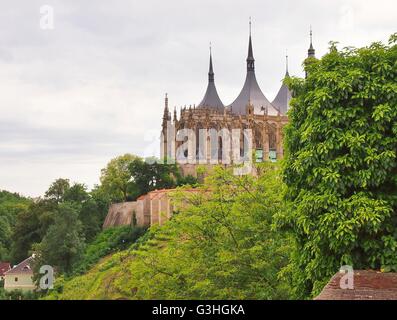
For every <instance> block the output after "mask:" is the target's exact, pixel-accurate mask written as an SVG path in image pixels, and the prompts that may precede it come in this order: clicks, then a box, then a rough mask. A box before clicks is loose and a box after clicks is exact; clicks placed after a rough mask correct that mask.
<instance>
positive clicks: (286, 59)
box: [285, 50, 289, 77]
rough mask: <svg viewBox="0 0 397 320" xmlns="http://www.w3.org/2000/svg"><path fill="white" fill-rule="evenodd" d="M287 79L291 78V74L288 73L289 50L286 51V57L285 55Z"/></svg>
mask: <svg viewBox="0 0 397 320" xmlns="http://www.w3.org/2000/svg"><path fill="white" fill-rule="evenodd" d="M285 77H289V72H288V50H287V51H286V55H285Z"/></svg>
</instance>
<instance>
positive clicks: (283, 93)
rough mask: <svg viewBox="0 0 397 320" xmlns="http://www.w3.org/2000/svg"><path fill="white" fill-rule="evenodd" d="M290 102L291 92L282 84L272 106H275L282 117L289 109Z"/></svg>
mask: <svg viewBox="0 0 397 320" xmlns="http://www.w3.org/2000/svg"><path fill="white" fill-rule="evenodd" d="M290 100H291V92H290V91H289V89H288V87H287V86H286V85H285V84H284V83H283V84H282V85H281V88H280V90H279V91H278V93H277V95H276V97H275V98H274V100H273V102H272V105H273V106H275V107H276V108H277V109H278V110H280V113H281V114H282V115H286V114H287V111H288V108H289V101H290Z"/></svg>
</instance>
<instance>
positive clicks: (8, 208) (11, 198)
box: [0, 191, 31, 261]
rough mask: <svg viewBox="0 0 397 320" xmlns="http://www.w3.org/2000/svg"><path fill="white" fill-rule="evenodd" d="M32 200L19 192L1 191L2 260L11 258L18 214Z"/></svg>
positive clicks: (0, 233) (0, 251)
mask: <svg viewBox="0 0 397 320" xmlns="http://www.w3.org/2000/svg"><path fill="white" fill-rule="evenodd" d="M30 202H31V200H29V199H26V198H24V197H21V196H20V195H18V194H15V193H10V192H7V191H0V261H4V260H9V259H10V248H11V245H12V230H13V228H14V226H15V223H16V220H17V216H18V214H21V213H22V212H25V211H26V210H27V208H28V206H29V204H30Z"/></svg>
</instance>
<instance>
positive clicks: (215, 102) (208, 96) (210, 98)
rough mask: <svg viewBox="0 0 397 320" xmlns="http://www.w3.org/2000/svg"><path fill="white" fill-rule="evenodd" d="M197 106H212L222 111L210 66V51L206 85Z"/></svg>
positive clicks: (212, 70)
mask: <svg viewBox="0 0 397 320" xmlns="http://www.w3.org/2000/svg"><path fill="white" fill-rule="evenodd" d="M197 107H198V108H203V107H206V108H214V109H217V110H218V111H223V109H224V107H225V106H224V105H223V103H222V101H221V99H220V98H219V95H218V92H217V90H216V87H215V77H214V68H213V66H212V53H211V52H210V67H209V72H208V86H207V91H206V92H205V95H204V98H203V100H202V101H201V102H200V103H199V105H198V106H197Z"/></svg>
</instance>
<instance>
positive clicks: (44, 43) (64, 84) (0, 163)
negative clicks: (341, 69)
mask: <svg viewBox="0 0 397 320" xmlns="http://www.w3.org/2000/svg"><path fill="white" fill-rule="evenodd" d="M0 4H1V10H0V189H6V190H10V191H15V192H20V193H22V194H24V195H29V196H38V195H41V194H43V192H44V191H45V190H46V189H47V187H48V185H49V184H50V183H51V182H52V181H53V180H55V179H56V178H58V177H65V178H70V179H71V180H72V181H78V182H83V183H86V184H87V185H88V186H89V187H92V186H93V185H94V184H95V183H98V177H99V174H100V169H101V168H102V167H104V166H105V165H106V163H107V162H108V161H109V160H110V159H111V158H113V157H115V156H117V155H120V154H123V153H126V152H130V153H135V154H138V155H143V154H144V153H145V148H146V147H147V144H150V142H145V141H144V139H145V137H146V139H147V138H148V137H150V136H152V135H153V133H154V134H155V135H156V136H158V135H159V131H160V123H161V117H162V112H163V99H164V93H165V92H168V94H169V99H170V105H171V106H172V107H173V106H178V107H179V106H182V105H185V104H186V105H189V104H197V103H199V102H200V100H201V98H202V96H203V94H204V91H205V88H206V85H207V68H208V44H209V42H210V41H211V42H212V44H213V57H214V69H215V81H216V85H217V88H218V92H219V95H220V97H221V99H222V101H223V102H224V103H225V104H229V103H231V102H232V101H233V99H234V98H235V97H236V96H237V95H238V93H239V91H240V89H241V87H242V85H243V81H244V77H245V58H246V54H247V41H248V18H249V16H252V21H253V27H252V28H253V29H252V32H253V46H254V55H255V59H256V74H257V78H258V82H259V84H260V86H261V88H262V90H263V91H264V93H265V94H266V95H267V97H268V98H269V99H270V100H272V99H273V98H274V96H275V94H276V93H277V90H278V88H279V86H280V81H281V78H282V76H283V75H284V72H285V51H286V49H288V54H289V66H290V68H289V69H290V73H291V74H293V75H298V76H302V75H303V74H302V68H301V63H302V60H303V59H304V58H305V56H306V53H307V48H308V45H309V37H308V32H309V26H310V24H311V25H312V26H313V33H314V46H315V49H316V53H317V56H321V55H323V54H324V53H325V52H326V51H327V47H328V42H329V41H330V40H335V41H339V43H340V46H341V47H342V46H363V45H367V44H369V43H371V42H372V41H379V40H381V41H387V39H388V37H389V35H390V34H392V33H393V32H396V31H397V28H396V27H397V4H396V1H395V0H367V1H362V0H350V1H342V0H325V1H324V0H323V1H315V0H302V1H286V0H277V1H267V0H256V1H230V0H200V1H182V0H179V1H176V0H168V1H160V0H158V1H153V0H146V1H135V0H115V1H108V0H84V1H81V0H63V1H61V0H58V1H57V0H45V1H44V0H39V1H38V0H29V1H27V0H12V1H11V0H9V1H6V0H0ZM43 5H50V6H52V7H53V9H54V14H55V15H54V29H53V30H42V29H41V28H40V19H41V17H42V15H41V14H40V7H41V6H43ZM156 145H157V143H156Z"/></svg>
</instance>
